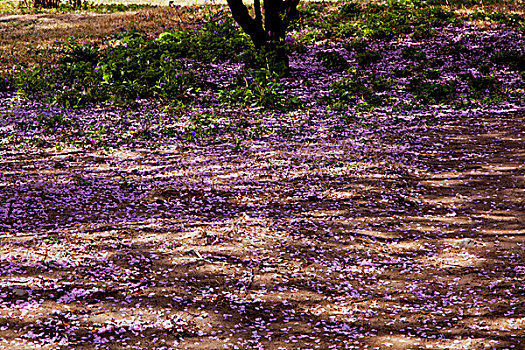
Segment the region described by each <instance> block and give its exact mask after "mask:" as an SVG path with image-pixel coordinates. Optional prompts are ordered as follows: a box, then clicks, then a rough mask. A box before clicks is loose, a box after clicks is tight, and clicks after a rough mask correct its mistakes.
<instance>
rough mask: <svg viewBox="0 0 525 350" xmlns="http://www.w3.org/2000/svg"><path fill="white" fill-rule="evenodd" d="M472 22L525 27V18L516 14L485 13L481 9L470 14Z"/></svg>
mask: <svg viewBox="0 0 525 350" xmlns="http://www.w3.org/2000/svg"><path fill="white" fill-rule="evenodd" d="M468 18H469V19H470V20H482V21H491V22H498V23H504V24H506V25H508V26H513V27H519V26H523V25H525V17H524V16H522V15H519V14H515V13H504V12H500V11H492V12H485V11H480V10H479V9H478V10H476V11H475V12H473V13H471V14H469V16H468Z"/></svg>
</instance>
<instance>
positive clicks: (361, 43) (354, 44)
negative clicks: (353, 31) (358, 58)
mask: <svg viewBox="0 0 525 350" xmlns="http://www.w3.org/2000/svg"><path fill="white" fill-rule="evenodd" d="M368 45H369V44H368V40H366V39H364V38H355V39H354V40H352V41H351V42H349V43H346V44H345V45H344V48H345V49H347V50H348V51H354V52H356V53H358V52H363V51H366V50H367V49H368Z"/></svg>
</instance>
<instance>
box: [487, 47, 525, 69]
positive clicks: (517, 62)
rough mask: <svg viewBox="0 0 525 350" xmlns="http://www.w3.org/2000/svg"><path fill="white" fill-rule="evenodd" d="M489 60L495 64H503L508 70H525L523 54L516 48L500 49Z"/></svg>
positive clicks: (524, 55)
mask: <svg viewBox="0 0 525 350" xmlns="http://www.w3.org/2000/svg"><path fill="white" fill-rule="evenodd" d="M490 60H491V61H492V62H494V63H496V64H504V65H507V66H508V67H509V69H510V70H516V71H519V72H522V71H525V54H522V53H520V52H518V51H517V50H507V51H500V52H497V53H495V54H493V55H492V56H491V57H490Z"/></svg>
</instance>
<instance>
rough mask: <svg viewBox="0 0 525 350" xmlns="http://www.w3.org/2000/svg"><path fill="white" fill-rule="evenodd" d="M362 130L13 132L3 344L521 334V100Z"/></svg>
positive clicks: (487, 340)
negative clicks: (80, 144)
mask: <svg viewBox="0 0 525 350" xmlns="http://www.w3.org/2000/svg"><path fill="white" fill-rule="evenodd" d="M432 124H433V125H432ZM352 130H354V132H355V133H354V134H352V135H346V136H341V137H340V138H323V137H319V138H317V139H316V140H311V139H308V138H304V139H299V138H295V139H294V138H286V137H281V138H278V137H274V138H268V139H265V140H259V141H253V142H252V143H250V144H247V145H245V148H243V149H241V150H238V149H232V148H231V147H227V146H220V145H219V146H218V145H208V146H205V145H201V146H199V147H195V148H193V149H189V148H187V147H171V148H169V147H168V148H166V149H164V150H157V151H149V150H134V151H132V150H129V151H119V152H114V153H109V154H108V153H101V152H88V151H85V150H63V151H57V150H56V149H54V148H53V149H48V150H45V149H42V150H40V151H35V152H34V153H32V154H31V153H27V152H20V153H16V152H7V151H6V150H3V151H2V161H1V164H0V170H1V174H2V178H1V181H2V182H1V187H0V189H1V191H0V193H1V195H0V197H1V203H2V205H1V206H0V208H1V209H2V210H0V215H3V216H2V219H1V221H3V222H4V224H3V225H2V227H3V229H2V230H3V232H4V233H3V234H2V235H1V236H0V244H1V246H0V254H1V255H0V257H1V258H0V272H1V273H0V275H1V276H2V277H1V280H0V283H1V284H0V310H1V311H0V348H4V349H17V348H20V349H26V348H29V347H30V344H39V345H38V346H42V345H45V346H47V348H64V349H65V348H78V349H81V348H85V349H91V348H108V349H119V348H126V347H128V348H139V349H153V348H156V349H168V348H170V349H171V348H173V349H186V348H188V349H203V348H207V349H221V348H227V349H236V348H238V349H259V348H260V349H263V348H264V349H280V348H284V349H332V348H333V349H366V348H377V349H386V348H392V349H420V348H421V349H429V348H430V349H445V348H449V349H450V348H453V349H513V348H514V349H519V348H522V345H523V343H524V342H525V331H524V330H525V298H524V296H523V290H524V289H525V282H524V275H525V251H524V250H525V242H524V233H525V202H524V198H525V193H524V192H525V177H524V176H525V169H524V164H525V152H524V149H525V147H524V146H525V116H523V115H503V114H501V115H495V116H490V115H483V116H480V115H464V116H462V117H458V116H454V117H445V116H438V117H436V119H435V123H432V121H431V120H430V121H428V120H427V121H426V122H423V121H420V122H418V121H416V119H414V120H412V121H401V120H398V123H397V124H391V125H385V124H376V125H374V126H370V125H368V126H366V127H363V126H362V125H361V126H359V125H357V124H356V125H355V127H353V128H352ZM321 133H322V132H321ZM77 175H80V177H78V176H77ZM123 179H124V180H123ZM44 348H46V347H44Z"/></svg>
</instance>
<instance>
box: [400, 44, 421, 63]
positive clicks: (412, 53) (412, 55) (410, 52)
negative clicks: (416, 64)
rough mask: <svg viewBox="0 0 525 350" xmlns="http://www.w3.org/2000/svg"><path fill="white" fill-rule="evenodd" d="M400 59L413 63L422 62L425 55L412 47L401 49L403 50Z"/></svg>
mask: <svg viewBox="0 0 525 350" xmlns="http://www.w3.org/2000/svg"><path fill="white" fill-rule="evenodd" d="M401 57H403V58H404V59H411V60H415V61H423V60H426V59H427V55H426V54H425V53H424V52H423V51H420V50H417V49H415V48H413V47H405V48H403V50H401Z"/></svg>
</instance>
